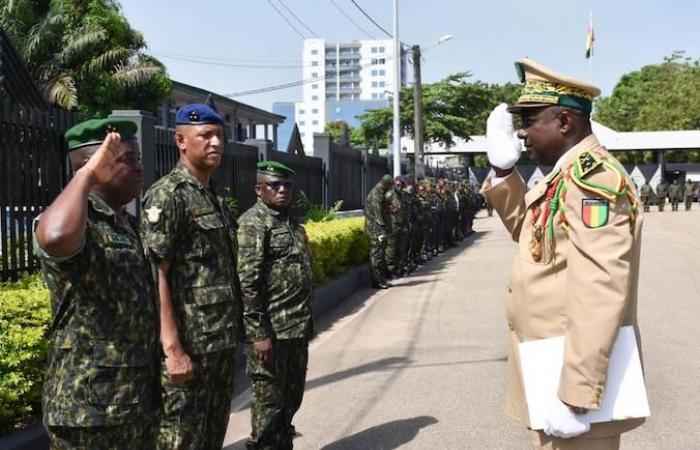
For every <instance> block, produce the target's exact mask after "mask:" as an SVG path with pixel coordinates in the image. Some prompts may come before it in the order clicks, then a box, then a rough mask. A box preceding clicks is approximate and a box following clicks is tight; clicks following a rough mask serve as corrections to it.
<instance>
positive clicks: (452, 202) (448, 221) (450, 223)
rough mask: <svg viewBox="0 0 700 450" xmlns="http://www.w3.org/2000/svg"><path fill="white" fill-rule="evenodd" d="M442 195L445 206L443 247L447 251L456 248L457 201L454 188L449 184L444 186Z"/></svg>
mask: <svg viewBox="0 0 700 450" xmlns="http://www.w3.org/2000/svg"><path fill="white" fill-rule="evenodd" d="M440 195H441V197H442V201H443V203H444V205H445V224H444V227H443V230H442V233H443V234H442V245H443V247H444V248H445V249H447V248H450V247H454V246H455V245H456V244H455V242H454V230H455V225H456V224H457V208H458V206H457V201H456V199H455V197H454V191H453V187H452V186H450V185H449V184H448V183H447V182H446V183H445V184H444V185H443V187H442V189H441V191H440Z"/></svg>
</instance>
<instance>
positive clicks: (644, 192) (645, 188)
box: [639, 184, 651, 198]
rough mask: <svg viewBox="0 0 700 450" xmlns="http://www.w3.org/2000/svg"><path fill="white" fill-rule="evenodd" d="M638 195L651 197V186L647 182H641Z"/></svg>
mask: <svg viewBox="0 0 700 450" xmlns="http://www.w3.org/2000/svg"><path fill="white" fill-rule="evenodd" d="M639 195H640V197H642V198H644V197H651V186H649V185H648V184H643V185H642V187H641V189H640V190H639Z"/></svg>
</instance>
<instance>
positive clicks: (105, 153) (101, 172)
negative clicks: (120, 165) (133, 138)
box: [80, 131, 122, 185]
mask: <svg viewBox="0 0 700 450" xmlns="http://www.w3.org/2000/svg"><path fill="white" fill-rule="evenodd" d="M121 142H122V138H121V135H120V134H119V133H117V132H116V131H112V132H109V133H107V136H106V137H105V140H104V141H103V142H102V145H100V148H99V149H98V150H97V151H96V152H95V154H94V155H92V156H91V157H90V159H89V160H88V161H87V162H86V163H85V165H84V166H83V167H82V168H81V169H80V170H85V171H86V172H87V173H88V174H89V176H90V179H91V181H92V183H93V184H95V185H102V184H106V183H107V182H109V181H110V180H111V179H112V177H114V174H115V172H116V162H117V158H118V157H119V155H120V153H121Z"/></svg>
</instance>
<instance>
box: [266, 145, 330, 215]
mask: <svg viewBox="0 0 700 450" xmlns="http://www.w3.org/2000/svg"><path fill="white" fill-rule="evenodd" d="M267 158H268V159H272V160H274V161H279V162H281V163H282V164H285V165H287V166H289V167H290V168H292V169H293V170H294V171H295V172H296V175H295V176H294V181H295V184H296V190H297V192H299V191H304V193H305V194H306V197H307V198H308V199H309V201H310V202H311V203H313V204H316V205H323V204H324V199H323V178H324V170H323V160H322V159H321V158H314V157H313V156H299V155H294V154H290V153H284V152H277V151H274V150H273V151H269V152H267Z"/></svg>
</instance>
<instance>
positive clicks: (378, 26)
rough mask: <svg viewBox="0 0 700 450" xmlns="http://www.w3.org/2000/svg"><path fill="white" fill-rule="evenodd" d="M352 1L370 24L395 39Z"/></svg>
mask: <svg viewBox="0 0 700 450" xmlns="http://www.w3.org/2000/svg"><path fill="white" fill-rule="evenodd" d="M268 1H269V0H268ZM350 1H351V2H352V4H353V5H355V6H356V7H357V9H359V10H360V12H361V13H362V14H364V15H365V17H367V18H368V19H369V20H370V22H372V23H373V24H374V25H376V26H377V28H379V29H380V30H382V31H383V32H384V34H386V35H387V36H389V37H393V36H392V35H391V33H389V32H388V31H386V30H385V29H384V28H383V27H382V26H381V25H379V24H378V23H377V22H376V21H375V20H374V19H373V18H372V16H370V15H369V14H367V13H366V12H365V10H364V9H362V7H361V6H360V5H358V4H357V2H356V1H355V0H350Z"/></svg>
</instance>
